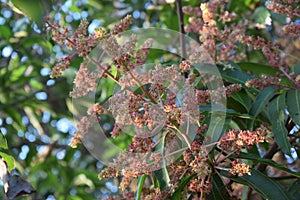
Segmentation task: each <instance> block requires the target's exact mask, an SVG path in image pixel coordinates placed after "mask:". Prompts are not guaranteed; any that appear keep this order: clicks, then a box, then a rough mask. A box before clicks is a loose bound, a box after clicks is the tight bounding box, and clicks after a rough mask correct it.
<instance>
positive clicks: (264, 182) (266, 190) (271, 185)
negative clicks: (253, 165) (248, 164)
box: [221, 169, 292, 200]
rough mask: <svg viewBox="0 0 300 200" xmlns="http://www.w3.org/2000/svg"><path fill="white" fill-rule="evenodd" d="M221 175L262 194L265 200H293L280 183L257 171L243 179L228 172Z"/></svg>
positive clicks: (222, 172)
mask: <svg viewBox="0 0 300 200" xmlns="http://www.w3.org/2000/svg"><path fill="white" fill-rule="evenodd" d="M221 174H222V175H223V176H226V177H228V178H230V179H232V180H234V181H236V182H238V183H241V184H243V185H247V186H249V187H251V188H252V189H253V190H255V191H257V192H258V193H259V194H261V196H262V197H263V198H265V199H269V200H277V199H280V200H291V199H292V197H291V196H290V194H289V193H288V192H287V191H286V190H284V189H283V187H282V186H281V185H280V184H279V183H277V182H276V181H274V180H272V179H271V178H269V177H268V176H266V175H264V174H263V173H261V172H260V171H257V170H255V169H252V172H251V175H244V176H242V177H236V176H234V177H232V176H231V175H230V174H229V173H228V172H225V171H221Z"/></svg>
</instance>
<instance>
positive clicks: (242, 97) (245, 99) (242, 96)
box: [231, 90, 251, 112]
mask: <svg viewBox="0 0 300 200" xmlns="http://www.w3.org/2000/svg"><path fill="white" fill-rule="evenodd" d="M231 97H232V98H233V99H234V100H236V101H237V102H239V103H240V104H242V105H243V106H244V108H245V109H246V110H247V111H248V112H249V109H250V103H251V102H250V98H249V96H248V95H247V93H246V92H245V91H244V90H241V91H239V92H236V93H234V94H232V95H231Z"/></svg>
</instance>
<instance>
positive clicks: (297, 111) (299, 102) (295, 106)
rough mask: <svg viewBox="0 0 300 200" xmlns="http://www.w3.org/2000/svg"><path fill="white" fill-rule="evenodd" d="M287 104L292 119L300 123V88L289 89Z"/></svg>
mask: <svg viewBox="0 0 300 200" xmlns="http://www.w3.org/2000/svg"><path fill="white" fill-rule="evenodd" d="M286 104H287V109H288V111H289V114H290V116H291V117H292V120H293V121H294V122H295V123H296V124H298V125H300V90H290V91H288V92H287V97H286Z"/></svg>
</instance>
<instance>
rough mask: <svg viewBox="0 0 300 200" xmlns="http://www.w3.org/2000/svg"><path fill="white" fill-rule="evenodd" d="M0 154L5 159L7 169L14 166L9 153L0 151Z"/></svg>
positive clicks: (13, 160) (11, 168)
mask: <svg viewBox="0 0 300 200" xmlns="http://www.w3.org/2000/svg"><path fill="white" fill-rule="evenodd" d="M0 156H1V157H2V158H3V160H5V162H6V164H7V167H8V170H9V171H11V170H13V169H14V168H15V159H14V158H13V157H12V156H11V155H8V154H6V153H4V152H1V151H0Z"/></svg>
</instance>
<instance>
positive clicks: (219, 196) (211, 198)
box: [207, 174, 230, 200]
mask: <svg viewBox="0 0 300 200" xmlns="http://www.w3.org/2000/svg"><path fill="white" fill-rule="evenodd" d="M211 183H212V190H211V192H210V193H209V194H208V196H207V199H208V200H226V199H230V196H229V194H228V192H227V189H226V186H225V185H224V183H223V181H222V179H221V178H220V177H219V175H218V174H214V175H213V176H212V178H211Z"/></svg>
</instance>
